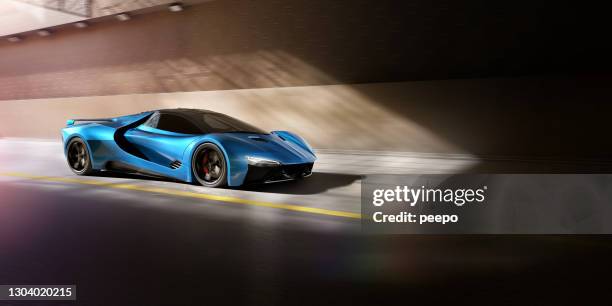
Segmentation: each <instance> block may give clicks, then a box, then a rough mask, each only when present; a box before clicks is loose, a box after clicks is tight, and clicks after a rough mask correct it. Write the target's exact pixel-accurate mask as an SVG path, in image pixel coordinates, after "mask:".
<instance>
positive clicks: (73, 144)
mask: <svg viewBox="0 0 612 306" xmlns="http://www.w3.org/2000/svg"><path fill="white" fill-rule="evenodd" d="M66 160H67V161H68V166H69V167H70V170H72V172H74V173H75V174H77V175H88V174H91V172H93V168H92V166H91V157H90V154H89V150H87V145H86V144H85V142H84V141H83V140H82V139H81V138H74V139H72V140H71V141H70V142H69V143H68V151H67V154H66Z"/></svg>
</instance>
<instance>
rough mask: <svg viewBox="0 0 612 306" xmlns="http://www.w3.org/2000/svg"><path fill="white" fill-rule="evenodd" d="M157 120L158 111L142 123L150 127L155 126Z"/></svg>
mask: <svg viewBox="0 0 612 306" xmlns="http://www.w3.org/2000/svg"><path fill="white" fill-rule="evenodd" d="M158 122H159V113H155V114H153V116H151V117H150V118H149V119H148V120H147V121H146V122H145V123H144V125H145V126H148V127H151V128H157V123H158Z"/></svg>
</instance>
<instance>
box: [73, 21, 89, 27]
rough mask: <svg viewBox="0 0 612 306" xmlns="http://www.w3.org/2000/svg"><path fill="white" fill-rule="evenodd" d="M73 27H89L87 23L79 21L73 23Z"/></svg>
mask: <svg viewBox="0 0 612 306" xmlns="http://www.w3.org/2000/svg"><path fill="white" fill-rule="evenodd" d="M74 26H75V27H76V28H79V29H83V28H86V27H88V26H89V24H87V22H84V21H79V22H75V23H74Z"/></svg>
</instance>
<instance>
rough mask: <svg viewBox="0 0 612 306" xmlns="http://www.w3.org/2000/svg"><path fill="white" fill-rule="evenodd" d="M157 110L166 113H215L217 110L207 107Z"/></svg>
mask: <svg viewBox="0 0 612 306" xmlns="http://www.w3.org/2000/svg"><path fill="white" fill-rule="evenodd" d="M157 112H160V113H164V114H177V115H195V114H203V113H204V114H211V113H212V114H214V113H216V112H213V111H209V110H206V109H197V108H167V109H159V110H157Z"/></svg>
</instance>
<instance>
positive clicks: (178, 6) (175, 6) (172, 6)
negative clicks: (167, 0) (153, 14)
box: [168, 2, 184, 12]
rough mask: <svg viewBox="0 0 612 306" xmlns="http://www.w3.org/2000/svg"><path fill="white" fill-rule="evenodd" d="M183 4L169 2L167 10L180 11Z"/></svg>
mask: <svg viewBox="0 0 612 306" xmlns="http://www.w3.org/2000/svg"><path fill="white" fill-rule="evenodd" d="M183 9H184V8H183V5H182V4H181V3H178V2H175V3H171V4H170V5H168V10H169V11H171V12H180V11H182V10H183Z"/></svg>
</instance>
